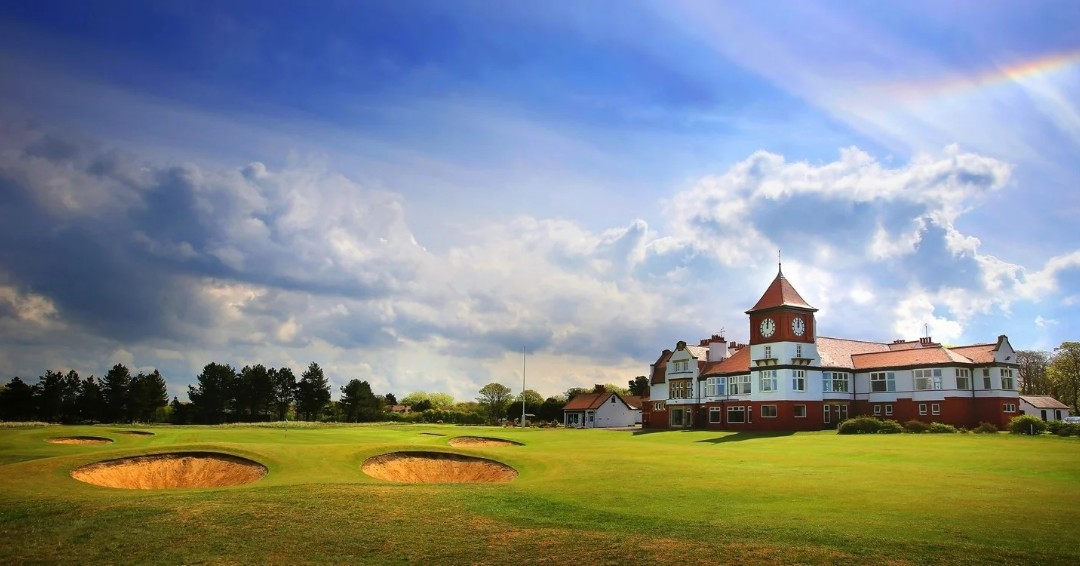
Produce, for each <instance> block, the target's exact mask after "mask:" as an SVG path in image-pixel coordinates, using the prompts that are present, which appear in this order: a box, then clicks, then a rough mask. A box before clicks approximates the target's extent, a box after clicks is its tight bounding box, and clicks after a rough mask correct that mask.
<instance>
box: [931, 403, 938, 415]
mask: <svg viewBox="0 0 1080 566" xmlns="http://www.w3.org/2000/svg"><path fill="white" fill-rule="evenodd" d="M930 414H931V415H940V414H941V404H940V403H930Z"/></svg>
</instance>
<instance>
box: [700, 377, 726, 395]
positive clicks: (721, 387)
mask: <svg viewBox="0 0 1080 566" xmlns="http://www.w3.org/2000/svg"><path fill="white" fill-rule="evenodd" d="M724 395H727V378H726V377H708V378H705V396H706V397H721V396H724Z"/></svg>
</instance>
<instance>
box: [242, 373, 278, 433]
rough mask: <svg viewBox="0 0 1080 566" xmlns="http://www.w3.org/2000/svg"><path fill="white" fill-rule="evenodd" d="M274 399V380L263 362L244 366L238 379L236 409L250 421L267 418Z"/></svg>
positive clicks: (243, 417) (244, 418)
mask: <svg viewBox="0 0 1080 566" xmlns="http://www.w3.org/2000/svg"><path fill="white" fill-rule="evenodd" d="M273 401H274V382H273V379H271V377H270V372H269V371H268V370H267V369H266V367H265V366H263V365H262V364H256V365H254V366H244V368H243V369H241V370H240V377H239V379H237V381H236V405H237V407H236V410H237V411H238V412H240V411H242V412H243V415H242V417H240V418H242V419H243V420H246V421H248V422H255V421H263V420H267V417H268V416H269V413H270V410H271V405H272V404H273Z"/></svg>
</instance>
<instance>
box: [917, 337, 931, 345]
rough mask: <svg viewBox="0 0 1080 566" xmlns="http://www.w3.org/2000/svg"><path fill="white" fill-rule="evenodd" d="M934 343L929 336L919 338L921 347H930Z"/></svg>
mask: <svg viewBox="0 0 1080 566" xmlns="http://www.w3.org/2000/svg"><path fill="white" fill-rule="evenodd" d="M933 343H934V341H933V339H931V338H930V337H929V336H923V337H922V338H919V345H920V346H929V345H931V344H933Z"/></svg>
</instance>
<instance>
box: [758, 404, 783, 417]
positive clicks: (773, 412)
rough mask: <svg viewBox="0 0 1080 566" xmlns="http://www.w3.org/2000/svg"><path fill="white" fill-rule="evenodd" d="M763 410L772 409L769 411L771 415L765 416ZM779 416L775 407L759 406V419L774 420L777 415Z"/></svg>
mask: <svg viewBox="0 0 1080 566" xmlns="http://www.w3.org/2000/svg"><path fill="white" fill-rule="evenodd" d="M765 409H772V410H771V411H769V412H770V413H772V414H771V415H766V414H765ZM779 414H780V411H779V410H777V408H776V405H762V406H761V418H763V419H775V418H776V417H777V415H779Z"/></svg>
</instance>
